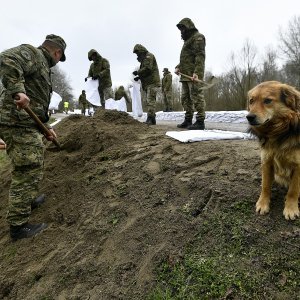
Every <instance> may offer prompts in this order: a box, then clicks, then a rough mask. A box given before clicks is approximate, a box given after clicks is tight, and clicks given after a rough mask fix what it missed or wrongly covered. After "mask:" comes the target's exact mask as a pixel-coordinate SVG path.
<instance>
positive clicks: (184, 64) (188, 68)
mask: <svg viewBox="0 0 300 300" xmlns="http://www.w3.org/2000/svg"><path fill="white" fill-rule="evenodd" d="M179 24H181V25H184V26H185V27H186V28H187V29H188V30H189V31H190V36H189V38H188V39H187V40H185V41H184V44H183V46H182V49H181V53H180V63H179V65H177V66H176V67H177V68H179V69H180V72H181V73H182V74H186V75H189V76H193V73H195V74H197V75H198V77H199V79H201V80H202V79H203V77H204V69H205V36H204V35H203V34H201V33H199V32H198V29H197V28H196V27H195V25H194V23H193V22H192V21H191V20H190V19H189V18H184V19H182V20H181V21H180V22H179V23H178V25H179ZM180 81H189V79H187V78H185V77H183V76H181V78H180Z"/></svg>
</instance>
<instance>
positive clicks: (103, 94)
mask: <svg viewBox="0 0 300 300" xmlns="http://www.w3.org/2000/svg"><path fill="white" fill-rule="evenodd" d="M98 92H99V96H100V103H101V106H102V107H103V108H105V100H107V99H110V98H113V97H114V96H113V90H112V88H111V87H107V88H104V89H98Z"/></svg>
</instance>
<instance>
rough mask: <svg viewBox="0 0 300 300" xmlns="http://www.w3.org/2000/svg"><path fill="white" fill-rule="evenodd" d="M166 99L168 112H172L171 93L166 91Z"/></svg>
mask: <svg viewBox="0 0 300 300" xmlns="http://www.w3.org/2000/svg"><path fill="white" fill-rule="evenodd" d="M166 98H167V104H168V110H169V111H172V110H173V105H172V91H168V92H167V93H166Z"/></svg>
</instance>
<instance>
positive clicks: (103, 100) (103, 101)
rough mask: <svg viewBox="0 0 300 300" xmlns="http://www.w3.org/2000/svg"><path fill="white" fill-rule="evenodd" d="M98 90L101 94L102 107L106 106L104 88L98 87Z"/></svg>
mask: <svg viewBox="0 0 300 300" xmlns="http://www.w3.org/2000/svg"><path fill="white" fill-rule="evenodd" d="M98 92H99V96H100V103H101V107H102V108H105V99H104V93H103V90H101V89H99V88H98Z"/></svg>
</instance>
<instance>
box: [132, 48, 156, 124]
mask: <svg viewBox="0 0 300 300" xmlns="http://www.w3.org/2000/svg"><path fill="white" fill-rule="evenodd" d="M133 53H135V54H136V55H137V60H138V61H139V62H140V69H139V70H138V71H134V72H133V73H132V74H133V75H134V76H136V77H135V78H134V80H136V81H137V80H139V79H140V80H141V83H142V88H143V90H144V91H145V92H146V103H147V110H148V114H147V120H146V122H145V123H146V124H148V125H156V119H155V116H156V115H155V104H156V95H157V91H158V89H159V87H160V77H159V71H158V66H157V63H156V59H155V57H154V55H153V54H152V53H150V52H148V50H147V49H146V48H145V47H144V46H142V45H140V44H137V45H135V46H134V48H133Z"/></svg>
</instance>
